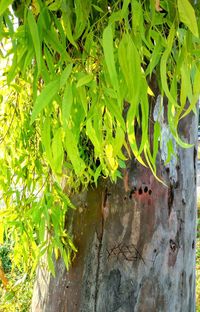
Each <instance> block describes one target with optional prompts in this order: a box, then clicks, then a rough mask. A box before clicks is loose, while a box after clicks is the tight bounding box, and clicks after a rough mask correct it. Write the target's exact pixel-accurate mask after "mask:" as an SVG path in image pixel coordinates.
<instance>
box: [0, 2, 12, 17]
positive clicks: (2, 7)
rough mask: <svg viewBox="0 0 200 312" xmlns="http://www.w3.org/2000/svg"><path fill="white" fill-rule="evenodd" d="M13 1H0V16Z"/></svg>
mask: <svg viewBox="0 0 200 312" xmlns="http://www.w3.org/2000/svg"><path fill="white" fill-rule="evenodd" d="M12 2H13V0H1V1H0V16H1V15H2V14H3V13H4V12H5V10H6V9H7V8H8V7H9V5H10V4H11V3H12Z"/></svg>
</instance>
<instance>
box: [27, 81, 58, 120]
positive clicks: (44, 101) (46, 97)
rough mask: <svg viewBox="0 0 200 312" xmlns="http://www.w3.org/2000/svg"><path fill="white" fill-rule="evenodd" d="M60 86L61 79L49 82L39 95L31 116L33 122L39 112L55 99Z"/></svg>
mask: <svg viewBox="0 0 200 312" xmlns="http://www.w3.org/2000/svg"><path fill="white" fill-rule="evenodd" d="M59 88H60V79H56V80H53V81H51V82H49V83H48V84H47V85H46V86H45V87H44V89H43V90H42V92H41V93H40V95H39V96H38V97H37V99H36V101H35V104H34V106H33V112H32V116H31V124H32V123H33V122H34V121H35V119H36V118H37V116H38V114H39V113H40V112H41V111H42V110H43V109H44V108H45V107H46V106H47V105H48V104H49V103H50V102H51V101H52V100H53V98H54V96H55V95H56V94H57V92H58V90H59Z"/></svg>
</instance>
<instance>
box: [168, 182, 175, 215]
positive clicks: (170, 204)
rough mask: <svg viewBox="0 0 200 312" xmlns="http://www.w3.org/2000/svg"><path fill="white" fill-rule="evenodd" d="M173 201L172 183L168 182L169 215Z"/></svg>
mask: <svg viewBox="0 0 200 312" xmlns="http://www.w3.org/2000/svg"><path fill="white" fill-rule="evenodd" d="M173 201H174V188H173V185H172V184H170V186H169V190H168V216H170V213H171V210H172V205H173Z"/></svg>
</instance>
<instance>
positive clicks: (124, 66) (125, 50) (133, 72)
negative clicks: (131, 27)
mask: <svg viewBox="0 0 200 312" xmlns="http://www.w3.org/2000/svg"><path fill="white" fill-rule="evenodd" d="M118 58H119V63H120V67H121V70H122V73H123V75H124V79H125V81H126V84H127V87H128V91H129V94H128V95H127V97H128V100H129V101H132V99H133V98H134V102H135V103H137V102H138V99H139V94H140V85H141V78H142V71H141V62H140V56H139V54H138V51H137V49H136V47H135V44H134V42H133V40H132V38H131V36H130V35H128V34H125V35H124V36H123V38H122V40H121V42H120V44H119V50H118Z"/></svg>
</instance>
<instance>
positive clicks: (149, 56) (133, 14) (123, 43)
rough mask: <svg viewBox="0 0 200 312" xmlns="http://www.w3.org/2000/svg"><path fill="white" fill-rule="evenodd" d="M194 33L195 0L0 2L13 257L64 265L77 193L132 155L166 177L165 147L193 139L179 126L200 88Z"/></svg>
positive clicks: (198, 43) (2, 177)
mask: <svg viewBox="0 0 200 312" xmlns="http://www.w3.org/2000/svg"><path fill="white" fill-rule="evenodd" d="M199 31H200V6H199V1H196V2H195V3H194V4H193V3H192V1H191V2H190V1H189V0H176V1H175V0H161V1H157V0H149V1H142V0H124V1H121V0H118V1H112V0H111V1H107V0H103V1H100V0H99V1H98V0H95V1H94V0H85V1H81V0H74V1H73V0H44V1H42V0H32V1H31V0H22V1H16V0H15V1H12V0H9V1H8V0H1V2H0V39H1V45H0V54H1V62H0V64H1V68H0V72H1V79H0V101H1V115H0V118H1V119H0V120H1V134H0V143H1V154H0V185H1V200H2V209H1V211H0V242H3V239H4V237H5V235H7V236H9V237H12V238H13V239H14V242H15V243H14V258H13V261H14V262H15V263H16V264H18V263H19V262H21V260H22V259H23V261H24V264H28V263H29V261H30V259H34V265H33V270H34V269H35V268H36V266H37V264H38V261H39V259H40V258H41V257H42V256H43V255H44V254H47V259H48V265H49V268H50V270H51V271H52V273H53V272H54V265H53V260H52V254H53V253H54V255H55V257H56V258H57V257H58V256H59V255H61V256H62V257H63V259H64V261H65V264H66V266H67V267H68V266H69V264H70V261H71V253H72V252H76V248H75V246H74V245H73V242H72V237H71V235H70V229H68V230H67V229H66V218H67V211H68V210H69V209H74V208H75V207H74V206H73V205H72V203H71V201H70V199H69V198H70V197H71V195H72V194H73V193H75V192H77V191H78V192H79V191H80V190H82V189H84V188H87V187H88V186H89V185H90V186H91V187H95V186H97V184H98V181H99V178H100V177H103V178H109V179H111V180H112V181H113V182H115V181H116V180H117V178H120V177H121V168H125V166H126V161H127V160H128V159H129V158H131V157H135V158H136V159H137V161H139V162H140V163H141V164H142V165H144V166H147V167H149V168H150V169H151V171H152V173H153V174H154V175H155V176H156V177H157V179H159V176H158V174H157V172H156V158H157V155H158V152H159V150H160V149H165V150H166V158H165V159H164V161H165V163H167V162H169V161H170V159H171V157H172V155H174V153H175V151H174V146H175V144H178V145H179V146H181V147H183V148H187V147H190V146H191V145H190V144H189V143H193V142H185V141H184V139H183V138H180V136H179V133H178V126H179V121H180V120H181V119H182V118H185V117H186V116H187V115H188V114H189V113H190V112H191V111H193V112H194V113H195V112H196V103H197V100H198V98H199V94H200V84H199V81H200V62H199V59H200V39H199ZM153 81H154V82H155V81H156V88H155V87H154V85H153ZM164 110H165V112H167V114H165V113H164ZM138 129H139V131H140V133H141V135H140V137H137V135H136V131H138ZM166 131H167V133H168V141H167V142H166V141H163V134H164V133H166ZM151 133H153V138H152V135H150V134H151ZM30 256H31V257H30ZM31 261H32V260H31Z"/></svg>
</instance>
